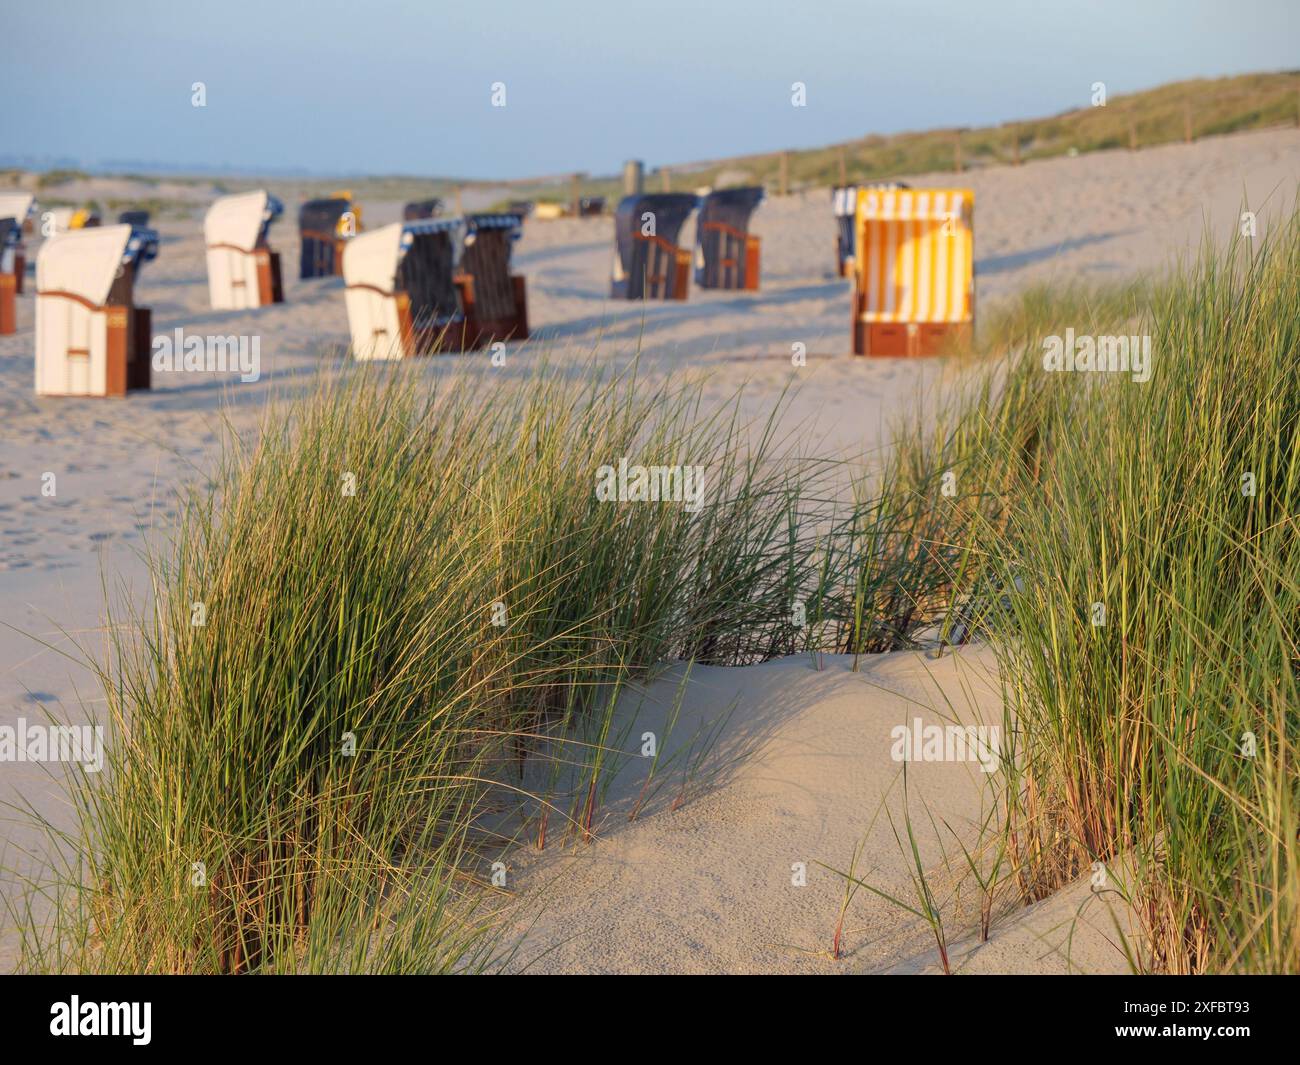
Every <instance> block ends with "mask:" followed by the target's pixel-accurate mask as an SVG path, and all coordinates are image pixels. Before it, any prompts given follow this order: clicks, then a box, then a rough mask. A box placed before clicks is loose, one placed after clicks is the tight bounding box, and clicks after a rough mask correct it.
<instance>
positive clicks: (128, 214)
mask: <svg viewBox="0 0 1300 1065" xmlns="http://www.w3.org/2000/svg"><path fill="white" fill-rule="evenodd" d="M117 223H118V225H122V226H135V228H136V229H148V228H149V212H148V211H122V212H121V213H120V214H119V215H118V216H117Z"/></svg>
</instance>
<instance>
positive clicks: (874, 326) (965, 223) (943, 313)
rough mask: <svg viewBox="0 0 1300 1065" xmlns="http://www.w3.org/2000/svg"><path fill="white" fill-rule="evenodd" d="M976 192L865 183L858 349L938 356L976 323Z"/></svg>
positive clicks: (856, 265) (856, 294) (857, 258)
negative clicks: (881, 187)
mask: <svg viewBox="0 0 1300 1065" xmlns="http://www.w3.org/2000/svg"><path fill="white" fill-rule="evenodd" d="M974 211H975V194H974V193H973V192H971V191H970V189H908V188H895V189H880V188H864V189H861V190H860V191H859V193H858V195H857V204H856V212H855V218H856V225H855V227H854V230H855V232H854V244H855V248H854V258H853V265H852V270H853V352H854V354H855V355H933V354H937V353H938V352H939V351H941V350H942V349H943V347H944V346H945V345H946V344H948V343H950V342H951V341H952V340H953V339H956V338H960V337H962V336H969V334H970V331H971V329H972V328H973V327H974V323H975V288H974V243H975V242H974V231H973V228H972V225H973V219H974Z"/></svg>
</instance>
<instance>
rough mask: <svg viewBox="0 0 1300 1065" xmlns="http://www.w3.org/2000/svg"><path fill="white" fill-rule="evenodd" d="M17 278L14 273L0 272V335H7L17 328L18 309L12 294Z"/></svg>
mask: <svg viewBox="0 0 1300 1065" xmlns="http://www.w3.org/2000/svg"><path fill="white" fill-rule="evenodd" d="M17 289H18V279H17V277H16V276H15V275H14V274H0V336H8V335H9V334H10V333H13V332H16V331H17V329H18V310H17V302H16V301H15V299H14V295H15V293H16V291H17Z"/></svg>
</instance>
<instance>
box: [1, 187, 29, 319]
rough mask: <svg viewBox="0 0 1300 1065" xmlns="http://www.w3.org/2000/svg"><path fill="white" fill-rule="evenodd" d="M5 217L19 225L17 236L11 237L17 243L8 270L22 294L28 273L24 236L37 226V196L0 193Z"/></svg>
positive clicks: (2, 215)
mask: <svg viewBox="0 0 1300 1065" xmlns="http://www.w3.org/2000/svg"><path fill="white" fill-rule="evenodd" d="M4 218H11V219H13V221H14V222H15V223H16V225H17V227H18V234H17V236H16V237H13V236H11V237H10V238H9V239H10V240H14V241H16V243H15V244H13V245H11V247H12V251H13V255H12V257H11V260H10V268H9V270H8V271H6V272H7V273H10V274H12V276H13V278H14V291H15V292H16V293H18V294H19V295H22V291H23V277H24V276H25V275H26V273H27V248H26V246H25V245H24V243H23V237H24V236H27V235H29V234H30V233H31V232H32V230H33V228H34V227H35V221H36V197H35V196H33V195H32V194H31V193H30V192H6V193H0V219H4Z"/></svg>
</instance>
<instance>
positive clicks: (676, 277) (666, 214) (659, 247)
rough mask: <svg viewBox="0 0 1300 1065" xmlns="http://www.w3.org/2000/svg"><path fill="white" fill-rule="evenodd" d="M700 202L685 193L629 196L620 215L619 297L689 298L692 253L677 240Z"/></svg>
mask: <svg viewBox="0 0 1300 1065" xmlns="http://www.w3.org/2000/svg"><path fill="white" fill-rule="evenodd" d="M698 202H699V201H698V200H697V199H696V197H695V196H693V195H691V194H689V193H681V192H663V193H645V194H642V195H638V196H625V197H623V199H622V200H621V201H620V202H619V205H618V210H617V211H616V212H615V214H614V241H615V249H614V250H615V255H614V276H613V279H612V282H611V285H610V294H611V295H612V296H613V297H614V298H615V299H627V300H641V299H656V300H684V299H686V296H687V292H688V288H689V285H690V269H691V253H690V251H689V250H688V249H686V248H682V247H679V246H678V244H677V240H678V235H679V234H680V233H681V230H682V226H683V225H684V224H685V222H686V219H687V218H689V217H690V215H691V212H692V211H694V210H695V207H696V204H697V203H698Z"/></svg>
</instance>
